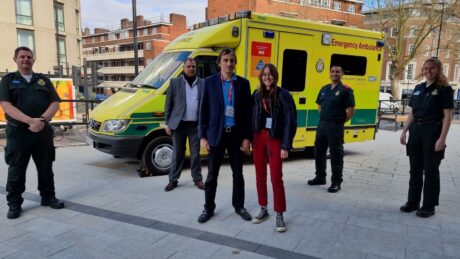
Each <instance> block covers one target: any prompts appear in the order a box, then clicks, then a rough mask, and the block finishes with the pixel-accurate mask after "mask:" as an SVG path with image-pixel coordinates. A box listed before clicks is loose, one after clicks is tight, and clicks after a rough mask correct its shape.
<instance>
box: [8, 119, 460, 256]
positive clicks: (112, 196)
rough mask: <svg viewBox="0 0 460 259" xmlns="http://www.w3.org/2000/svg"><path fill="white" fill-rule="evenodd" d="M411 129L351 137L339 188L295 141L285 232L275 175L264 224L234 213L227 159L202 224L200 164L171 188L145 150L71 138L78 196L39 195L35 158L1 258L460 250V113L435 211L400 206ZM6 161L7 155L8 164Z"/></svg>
mask: <svg viewBox="0 0 460 259" xmlns="http://www.w3.org/2000/svg"><path fill="white" fill-rule="evenodd" d="M400 134H401V132H400V131H397V132H394V131H387V130H379V132H377V134H376V140H374V141H372V142H362V143H350V144H346V145H345V154H346V155H345V167H344V183H343V185H342V187H343V188H342V190H341V191H340V192H339V193H336V194H330V193H328V192H327V187H328V185H325V186H308V185H307V184H306V180H307V179H311V178H313V177H314V160H313V159H312V157H309V156H308V155H307V154H306V153H302V152H298V153H291V154H290V158H289V159H288V160H286V161H285V162H284V170H283V171H284V177H283V178H284V179H283V180H284V183H285V187H286V197H287V212H286V213H285V221H286V224H287V227H288V231H287V232H286V233H282V234H280V233H276V232H275V230H274V224H275V222H274V215H275V214H274V212H273V206H272V197H273V196H272V191H271V183H270V182H268V183H267V184H268V185H269V186H268V187H269V188H268V189H269V206H268V208H269V212H270V214H271V218H270V219H269V220H268V221H266V222H264V223H263V224H259V225H254V224H252V223H250V222H245V221H242V220H241V218H240V217H239V216H238V215H236V214H235V213H234V209H233V207H232V206H231V195H232V177H231V170H230V167H229V165H228V162H227V161H225V162H224V164H223V166H222V168H221V173H220V176H219V187H218V189H217V195H216V204H217V208H216V214H215V216H214V217H213V218H212V219H211V220H210V221H209V222H207V223H206V224H199V223H198V222H197V218H198V216H199V214H200V213H201V210H202V209H203V203H204V193H203V191H201V190H198V189H197V188H195V186H194V185H193V181H192V178H191V174H190V169H189V168H184V170H183V173H182V176H181V178H180V180H179V188H177V189H175V190H174V191H171V192H165V191H164V187H165V185H166V184H167V183H168V178H167V176H156V177H146V178H139V177H138V176H137V173H136V169H137V168H138V167H139V164H138V162H137V161H135V160H133V159H126V158H121V159H115V158H113V157H112V156H110V155H107V154H104V153H101V152H99V151H96V150H94V149H93V148H91V147H88V146H83V145H82V146H71V147H65V146H62V147H59V148H58V149H57V160H56V162H55V163H54V171H55V182H56V192H57V196H58V197H59V198H61V199H63V200H64V201H65V202H66V208H65V209H62V210H52V209H50V208H47V207H41V206H40V205H39V201H40V197H39V195H38V192H37V189H36V187H37V179H36V170H35V167H34V166H33V163H30V165H29V168H28V178H27V183H26V188H27V190H26V193H25V194H24V198H25V202H24V204H23V209H24V211H23V213H22V216H21V217H20V218H18V219H16V220H7V219H6V217H5V215H6V212H7V206H6V202H0V229H1V230H0V258H4V257H5V258H49V257H52V258H118V257H120V258H269V257H272V258H363V259H364V258H366V259H368V258H369V259H377V258H459V255H460V246H459V244H460V188H458V187H459V186H460V171H459V170H458V168H460V157H459V156H458V154H460V145H456V144H454V143H457V142H458V139H459V138H460V124H453V125H452V127H451V130H450V132H449V136H448V140H447V145H448V149H447V150H446V158H445V159H444V160H443V162H442V164H441V195H440V206H439V207H438V208H437V209H436V215H435V216H433V217H431V218H428V219H421V218H418V217H416V216H415V213H401V212H400V211H399V207H400V206H401V205H402V204H403V203H404V202H405V201H406V198H407V188H408V179H409V173H408V171H409V165H408V158H407V156H406V154H405V147H404V146H401V145H400V144H399V136H400ZM2 156H3V153H0V157H2ZM328 163H329V162H328ZM328 167H329V165H328ZM6 169H7V166H6V165H5V163H4V161H3V160H2V161H1V162H0V171H1V172H6ZM206 173H207V169H206V163H203V176H204V177H206ZM244 175H245V186H246V188H245V191H246V197H245V201H246V202H245V206H246V208H247V209H248V210H249V212H250V213H251V214H253V215H255V214H256V213H257V212H258V209H259V208H258V204H257V192H256V185H255V171H254V167H253V165H252V164H250V163H247V164H245V165H244ZM327 181H328V184H329V183H330V173H329V175H328V179H327ZM5 183H6V174H0V199H2V200H5V194H6V193H5V188H4V186H5Z"/></svg>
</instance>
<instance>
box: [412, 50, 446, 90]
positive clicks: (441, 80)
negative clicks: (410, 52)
mask: <svg viewBox="0 0 460 259" xmlns="http://www.w3.org/2000/svg"><path fill="white" fill-rule="evenodd" d="M428 62H430V63H433V64H434V65H435V67H436V68H437V69H438V74H437V75H436V79H435V80H434V82H435V83H436V84H438V85H441V86H448V85H449V80H448V79H447V77H446V75H444V72H443V66H442V62H441V60H439V59H438V58H436V57H431V58H429V59H426V60H425V61H424V62H423V66H422V72H421V73H420V75H419V76H418V78H422V77H423V68H424V67H425V64H426V63H428Z"/></svg>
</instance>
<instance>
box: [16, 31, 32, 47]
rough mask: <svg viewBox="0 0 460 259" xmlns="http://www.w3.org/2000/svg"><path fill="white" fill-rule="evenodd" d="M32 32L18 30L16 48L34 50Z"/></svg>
mask: <svg viewBox="0 0 460 259" xmlns="http://www.w3.org/2000/svg"><path fill="white" fill-rule="evenodd" d="M34 38H35V37H34V31H29V30H21V29H18V46H20V47H22V46H24V47H28V48H29V49H31V50H34V49H35V44H34V43H35V40H34Z"/></svg>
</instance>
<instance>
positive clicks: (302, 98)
mask: <svg viewBox="0 0 460 259" xmlns="http://www.w3.org/2000/svg"><path fill="white" fill-rule="evenodd" d="M306 102H307V98H305V97H300V98H299V104H305V103H306Z"/></svg>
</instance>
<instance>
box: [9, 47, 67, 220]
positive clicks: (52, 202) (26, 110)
mask: <svg viewBox="0 0 460 259" xmlns="http://www.w3.org/2000/svg"><path fill="white" fill-rule="evenodd" d="M13 60H14V62H15V63H16V64H17V67H18V71H17V72H14V73H10V74H8V75H6V76H5V77H4V78H3V79H2V80H1V81H0V105H1V106H2V108H3V110H4V111H5V115H6V119H7V121H8V123H7V126H6V146H5V161H6V163H7V164H8V166H9V167H8V180H7V184H6V191H7V192H8V194H7V196H6V199H7V201H8V206H9V211H8V214H7V217H8V218H9V219H15V218H18V217H19V216H20V215H21V211H22V208H21V204H22V202H23V200H24V199H23V198H22V193H23V192H24V191H25V181H26V169H27V165H28V164H29V160H30V157H31V156H32V159H33V160H34V162H35V165H36V167H37V172H38V190H39V191H40V195H41V197H42V199H41V205H42V206H50V207H51V208H53V209H61V208H63V207H64V203H63V202H62V201H60V200H58V199H56V197H55V193H54V180H53V178H54V175H53V170H52V164H53V161H54V159H55V148H54V143H53V131H52V129H51V127H50V126H49V124H48V122H49V121H50V120H51V118H53V116H54V114H55V113H56V112H57V110H58V109H59V101H60V99H59V96H58V94H57V93H56V90H55V89H54V87H53V85H52V83H51V81H50V80H49V79H48V78H47V77H46V76H45V75H43V74H38V73H34V72H33V71H32V66H33V64H34V57H33V52H32V50H30V49H29V48H27V47H19V48H17V49H16V50H15V52H14V58H13Z"/></svg>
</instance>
